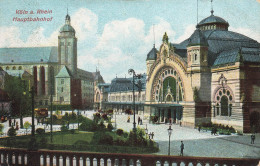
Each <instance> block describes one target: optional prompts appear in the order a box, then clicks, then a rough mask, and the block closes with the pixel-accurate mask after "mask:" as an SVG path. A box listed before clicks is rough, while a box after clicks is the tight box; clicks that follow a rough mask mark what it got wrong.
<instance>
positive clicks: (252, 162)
mask: <svg viewBox="0 0 260 166" xmlns="http://www.w3.org/2000/svg"><path fill="white" fill-rule="evenodd" d="M258 163H259V160H258V159H235V158H208V157H206V158H204V157H181V156H163V155H141V154H112V153H87V152H67V151H51V150H39V151H27V150H25V149H5V148H3V149H0V165H2V164H3V165H29V166H47V165H48V166H54V165H55V166H60V165H63V166H66V165H69V166H94V165H97V166H101V165H103V166H108V165H111V166H115V165H116V166H123V165H125V166H130V165H132V166H137V165H139V166H155V165H156V166H162V165H173V164H174V165H176V166H182V165H183V166H184V165H185V166H186V165H188V166H190V165H193V166H199V165H201V166H213V165H214V166H215V165H218V166H221V165H226V166H229V165H232V166H233V165H235V166H256V165H258Z"/></svg>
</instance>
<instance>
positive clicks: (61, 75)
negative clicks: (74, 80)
mask: <svg viewBox="0 0 260 166" xmlns="http://www.w3.org/2000/svg"><path fill="white" fill-rule="evenodd" d="M55 77H56V78H70V77H71V74H70V72H69V69H68V68H67V67H66V66H63V68H62V69H61V70H60V72H59V73H58V74H57V75H56V76H55Z"/></svg>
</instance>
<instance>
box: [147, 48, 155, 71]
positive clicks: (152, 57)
mask: <svg viewBox="0 0 260 166" xmlns="http://www.w3.org/2000/svg"><path fill="white" fill-rule="evenodd" d="M157 53H158V50H157V49H156V48H155V44H154V45H153V48H152V49H151V51H150V52H149V53H148V54H147V58H146V68H147V74H149V72H150V69H151V66H152V65H153V63H154V62H155V61H156V59H157Z"/></svg>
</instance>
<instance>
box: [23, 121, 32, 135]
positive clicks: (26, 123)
mask: <svg viewBox="0 0 260 166" xmlns="http://www.w3.org/2000/svg"><path fill="white" fill-rule="evenodd" d="M30 126H31V123H30V122H28V121H26V122H25V123H24V128H25V129H26V133H27V129H28V128H29V127H30Z"/></svg>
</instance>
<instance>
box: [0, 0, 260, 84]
mask: <svg viewBox="0 0 260 166" xmlns="http://www.w3.org/2000/svg"><path fill="white" fill-rule="evenodd" d="M67 6H68V10H69V15H70V16H71V20H72V22H71V25H72V26H73V27H74V28H75V30H76V36H77V38H78V67H79V68H81V69H85V70H88V71H95V70H96V67H97V66H98V68H99V70H100V71H101V74H102V75H103V77H104V78H105V81H106V82H110V81H111V79H113V78H114V77H116V75H117V76H118V77H125V75H126V76H127V77H129V75H128V73H127V71H128V69H129V68H134V69H135V70H136V71H137V72H138V73H144V72H145V71H146V65H145V64H146V62H145V60H146V55H147V53H148V52H149V51H150V50H151V49H152V47H153V43H154V39H155V45H156V47H157V48H159V46H160V44H161V39H162V36H163V33H164V32H165V31H166V32H167V33H168V36H169V38H170V42H173V43H178V42H181V41H183V40H185V39H187V38H188V37H189V36H190V35H191V34H192V32H193V31H194V30H195V25H196V24H197V1H196V0H77V1H76V0H74V1H73V0H67V1H61V0H34V1H33V0H0V47H39V46H57V39H58V34H59V29H60V27H61V26H62V25H63V24H64V22H65V21H64V19H65V16H66V13H67ZM198 6H199V8H198V20H199V21H200V20H202V19H203V18H206V17H208V16H209V15H210V10H211V2H210V0H198ZM213 8H214V11H215V12H214V15H216V16H220V17H222V18H224V19H225V20H226V21H228V22H229V24H230V27H229V30H231V31H235V32H239V33H242V34H244V35H247V36H249V37H251V38H253V39H255V40H257V41H258V42H260V28H259V27H260V17H259V16H260V0H228V1H227V0H214V1H213ZM38 9H43V10H52V13H51V14H16V10H26V11H29V12H30V11H31V10H32V11H34V12H35V11H37V10H38ZM14 17H18V18H27V17H46V18H51V17H53V19H52V21H50V22H15V21H13V18H14ZM153 29H154V33H153Z"/></svg>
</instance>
